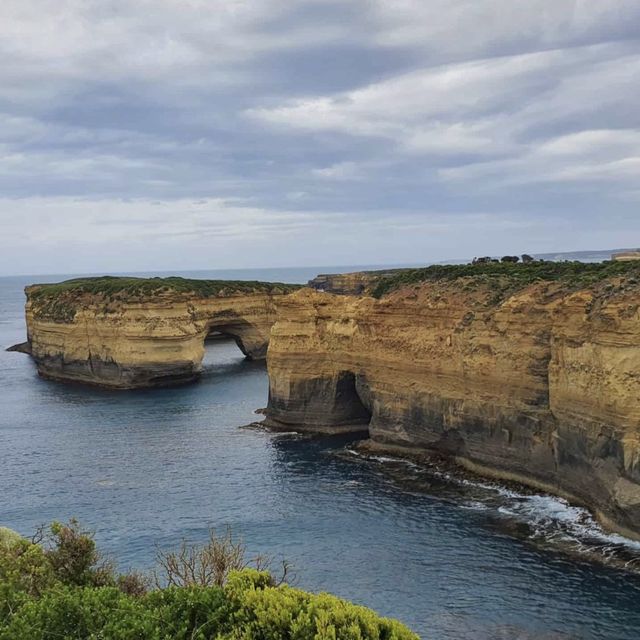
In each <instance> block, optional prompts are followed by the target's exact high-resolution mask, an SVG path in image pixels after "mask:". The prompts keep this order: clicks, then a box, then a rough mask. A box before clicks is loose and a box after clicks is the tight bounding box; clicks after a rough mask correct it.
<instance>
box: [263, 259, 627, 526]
mask: <svg viewBox="0 0 640 640" xmlns="http://www.w3.org/2000/svg"><path fill="white" fill-rule="evenodd" d="M535 268H536V269H540V270H544V269H546V271H544V273H546V272H547V271H548V270H549V267H543V266H540V267H535ZM491 269H493V267H491ZM505 269H507V267H502V266H499V265H498V266H496V267H495V270H496V272H498V277H487V276H482V277H474V276H469V277H460V278H456V279H447V278H445V279H437V278H436V279H434V280H432V281H424V282H418V283H415V284H407V285H406V286H403V284H402V279H403V278H399V282H396V283H395V286H393V287H389V286H382V287H379V291H378V293H379V295H382V294H383V293H385V291H386V294H385V295H382V297H381V298H380V299H374V298H372V297H368V296H362V297H355V296H337V295H332V294H328V293H320V292H317V291H313V290H311V289H303V290H301V291H299V292H297V293H294V294H292V295H290V296H287V297H286V298H283V299H281V300H280V301H279V303H278V307H279V312H278V321H277V322H276V324H275V325H274V327H273V329H272V334H271V341H270V345H269V352H268V368H269V378H270V398H269V406H268V411H267V420H268V421H269V422H270V423H271V424H272V425H274V426H279V427H285V428H291V427H295V428H300V429H307V430H319V431H323V430H327V429H329V430H332V429H334V430H335V429H337V430H341V429H355V428H362V427H363V426H365V427H366V425H368V430H369V434H370V437H371V441H372V442H373V443H377V444H379V445H383V446H385V447H392V448H393V447H400V448H404V449H407V450H411V451H419V450H429V451H437V452H440V453H442V454H445V455H449V456H453V457H455V458H456V459H457V460H458V461H459V462H461V463H462V464H464V465H466V466H468V467H469V468H472V469H474V470H476V471H479V472H482V473H485V474H491V475H495V476H499V477H502V478H511V479H516V480H519V481H522V482H524V483H527V484H529V485H532V486H536V487H539V488H542V489H545V490H549V491H552V492H555V493H558V494H561V495H565V496H567V497H570V498H572V499H574V500H577V501H579V502H581V503H583V504H585V505H588V506H590V507H592V508H593V509H594V510H595V511H596V512H597V513H598V514H599V515H600V517H601V518H602V519H603V520H605V519H606V520H608V521H609V522H610V523H613V524H614V526H615V527H616V528H617V529H619V530H621V531H624V532H627V533H631V534H635V535H639V534H640V311H639V309H640V286H639V285H638V280H637V279H636V278H635V277H632V275H631V274H626V275H625V274H621V275H617V272H615V269H616V268H613V267H612V268H611V269H610V270H612V269H613V270H614V271H613V275H611V276H607V277H604V278H598V277H592V275H591V272H588V273H587V276H588V277H585V278H582V280H580V279H576V278H574V277H573V276H571V278H568V279H566V278H565V279H564V280H562V279H560V280H557V281H545V280H544V273H543V276H542V277H533V278H529V280H526V279H525V280H523V279H520V280H517V281H515V282H514V281H513V279H511V280H509V279H507V281H506V282H505V280H504V279H503V278H501V277H500V275H499V273H500V272H501V271H503V270H505ZM521 269H522V271H518V272H517V273H518V274H521V273H525V274H529V271H525V269H527V268H526V267H521ZM607 269H609V267H607ZM602 272H603V273H604V274H605V275H606V273H608V272H607V271H606V270H604V269H603V270H602ZM534 275H535V274H534ZM572 278H573V279H572ZM404 279H405V280H407V278H406V277H405V278H404Z"/></svg>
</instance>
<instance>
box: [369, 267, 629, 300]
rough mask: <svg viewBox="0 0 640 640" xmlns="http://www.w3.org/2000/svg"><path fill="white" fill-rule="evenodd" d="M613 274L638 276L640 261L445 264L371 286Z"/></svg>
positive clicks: (592, 279) (378, 289) (575, 280)
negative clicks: (464, 279)
mask: <svg viewBox="0 0 640 640" xmlns="http://www.w3.org/2000/svg"><path fill="white" fill-rule="evenodd" d="M616 276H638V277H640V262H635V261H630V262H617V261H607V262H593V263H591V262H577V261H572V262H569V261H567V262H531V263H528V264H526V263H517V264H513V263H504V262H499V263H489V264H444V265H433V266H430V267H423V268H420V269H404V270H402V271H401V272H398V273H396V274H394V275H391V276H388V277H383V278H380V280H378V282H377V283H376V284H374V285H373V287H372V289H371V295H372V296H373V297H374V298H380V297H381V296H383V295H385V294H387V293H390V292H391V291H395V290H396V289H399V288H401V287H404V286H407V285H412V284H420V283H422V282H435V281H453V280H458V279H460V278H478V279H479V280H484V281H488V282H492V281H498V280H500V281H502V282H504V281H507V282H508V283H509V284H510V285H512V286H514V287H525V286H527V285H530V284H533V283H534V282H563V283H565V284H566V285H567V286H569V287H588V286H591V285H594V284H597V283H598V282H601V281H602V280H606V279H607V278H613V277H616Z"/></svg>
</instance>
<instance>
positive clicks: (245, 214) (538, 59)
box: [0, 0, 640, 271]
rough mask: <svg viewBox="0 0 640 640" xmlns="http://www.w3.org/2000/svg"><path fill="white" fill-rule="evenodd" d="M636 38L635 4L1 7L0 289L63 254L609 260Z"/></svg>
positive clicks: (639, 165)
mask: <svg viewBox="0 0 640 640" xmlns="http://www.w3.org/2000/svg"><path fill="white" fill-rule="evenodd" d="M639 22H640V5H638V3H637V2H636V1H635V0H633V1H631V0H612V1H610V2H607V3H596V2H582V1H578V0H576V1H570V0H560V1H557V0H553V1H552V0H526V1H525V0H473V1H471V0H463V1H461V2H455V3H452V2H445V1H444V0H398V1H397V2H393V3H391V2H387V1H386V0H351V1H349V2H337V1H336V2H334V1H327V0H323V1H319V0H302V1H301V2H296V3H291V2H286V1H285V0H268V1H267V0H261V1H260V2H258V1H257V0H243V1H241V2H233V3H230V2H223V1H222V0H207V1H204V0H202V1H196V2H190V3H183V2H179V1H178V0H153V1H152V0H140V1H139V2H125V1H124V0H107V1H105V0H100V1H98V0H95V1H93V0H92V1H90V2H87V1H86V0H56V1H55V2H54V1H53V0H20V1H18V0H4V1H3V2H2V3H1V4H0V55H2V58H3V62H4V63H3V65H2V66H1V67H0V197H1V199H0V230H1V231H2V232H3V235H7V234H15V235H14V236H13V237H17V238H20V242H18V243H16V246H15V247H10V248H9V249H8V252H9V253H8V255H7V256H6V257H5V258H4V262H3V261H2V260H0V271H2V270H5V271H9V270H15V269H19V270H31V269H29V266H28V265H29V263H28V260H26V259H25V260H22V258H21V257H20V256H18V259H16V256H17V253H18V252H19V251H20V252H25V251H27V250H28V248H29V247H31V248H33V249H35V248H36V247H37V249H38V251H39V252H40V255H41V256H42V260H43V264H42V270H52V269H58V270H60V269H62V270H65V269H63V266H61V265H60V263H59V260H54V259H53V258H51V256H53V255H54V254H55V251H56V250H59V249H60V247H64V249H65V252H64V253H65V255H73V252H74V251H75V250H78V248H79V247H80V246H82V245H83V243H84V244H85V245H87V244H88V245H91V246H94V247H96V248H99V249H100V251H94V252H93V256H94V258H95V256H96V255H97V254H99V255H100V256H102V257H101V258H100V259H101V260H103V261H104V264H101V268H102V269H108V268H110V265H111V264H112V265H113V267H114V268H115V266H116V264H117V263H118V261H119V259H120V258H119V256H120V254H121V253H123V252H127V251H128V252H129V253H130V254H131V255H137V256H138V257H137V258H136V259H135V260H134V258H132V257H130V256H129V255H127V256H126V260H127V261H130V262H131V265H130V266H128V267H127V268H134V267H135V266H136V264H137V267H138V268H140V269H142V270H148V269H159V268H163V267H164V266H165V265H163V264H162V259H163V253H162V252H161V251H160V250H156V248H155V244H157V243H159V244H162V245H163V246H165V245H166V246H171V248H172V250H174V251H176V252H178V253H181V254H182V255H187V256H188V260H187V262H188V265H187V266H191V267H194V268H196V267H198V266H202V267H205V266H211V263H210V262H207V260H209V259H210V256H211V255H212V254H213V253H215V255H216V256H218V259H219V260H224V261H226V262H224V264H222V263H219V262H218V263H217V266H242V264H243V263H242V262H241V260H243V259H244V260H247V257H246V256H247V253H246V252H247V251H252V252H253V253H250V254H249V255H251V257H252V258H251V264H252V265H257V264H264V265H276V264H286V263H287V262H290V263H295V264H300V263H301V262H310V263H315V264H320V263H323V262H324V263H327V262H329V263H331V262H346V263H350V264H353V263H354V262H363V263H364V262H369V263H371V262H389V263H394V262H395V263H397V262H400V261H405V260H407V259H409V258H410V259H411V260H414V259H415V260H416V261H427V260H430V259H434V260H436V259H445V258H447V257H459V256H464V255H465V254H467V253H468V254H475V253H481V252H495V253H500V252H501V251H503V250H504V251H506V250H515V246H516V245H517V246H518V247H519V248H520V249H521V250H523V251H525V250H530V251H532V252H533V251H546V250H560V249H563V248H565V247H566V248H568V249H579V248H593V247H594V246H596V245H594V244H593V241H594V239H596V238H598V237H600V238H602V239H603V242H604V239H605V238H606V239H607V240H608V242H607V243H606V244H612V245H615V244H625V245H628V244H629V243H630V235H632V234H633V233H638V232H640V229H639V225H638V223H636V222H635V220H636V219H637V215H636V212H637V203H638V189H637V184H638V178H639V177H640V116H639V115H638V109H637V103H638V97H639V96H638V91H639V90H638V87H639V86H640V82H639V81H640V41H639V40H638V34H637V29H636V25H637V24H638V23H639ZM198 199H200V200H201V203H200V204H199V205H198V204H194V202H195V201H196V200H198ZM153 203H159V204H153ZM605 211H606V212H607V216H606V218H603V212H605ZM634 215H635V216H636V217H634ZM603 219H606V224H607V225H608V228H604V227H603V223H602V220H603ZM43 220H45V221H46V225H44V228H43V225H42V221H43ZM17 221H19V222H17ZM577 222H579V223H580V225H583V228H582V229H581V230H580V231H579V232H576V223H577ZM39 225H40V226H39ZM551 228H553V232H550V231H549V230H550V229H551ZM545 234H546V235H545ZM267 237H268V238H269V243H271V247H272V250H270V251H269V250H267V249H265V247H264V241H263V240H264V238H267ZM616 238H619V239H620V242H615V240H616ZM145 239H148V240H149V241H150V242H149V243H147V244H149V245H152V244H153V245H154V246H148V247H146V246H145ZM260 239H262V241H261V240H260ZM358 240H359V241H358ZM151 241H152V242H151ZM527 242H530V243H531V244H532V245H535V246H528V244H527ZM20 243H22V244H20ZM639 243H640V240H639ZM631 244H632V242H631ZM132 246H135V247H136V251H134V252H132V251H131V247H132ZM118 247H121V249H120V250H118ZM12 252H13V253H12ZM350 252H354V253H353V254H350ZM22 255H26V254H24V253H23V254H22ZM83 255H84V254H83ZM165 255H166V254H165ZM47 256H48V258H47ZM21 260H22V262H21ZM46 260H50V263H51V266H47V264H46ZM83 260H85V262H86V268H87V269H91V264H90V260H91V255H90V254H87V255H86V256H85V258H83ZM136 260H137V262H136ZM134 262H135V264H134ZM178 264H180V265H182V266H185V264H186V262H184V261H183V262H178V261H176V262H175V265H178ZM20 265H22V266H20ZM171 267H172V265H167V268H171ZM67 270H68V269H67ZM91 270H93V269H91Z"/></svg>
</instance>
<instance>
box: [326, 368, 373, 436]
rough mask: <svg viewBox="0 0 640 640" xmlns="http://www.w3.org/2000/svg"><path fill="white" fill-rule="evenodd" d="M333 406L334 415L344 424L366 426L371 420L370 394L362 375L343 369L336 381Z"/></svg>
mask: <svg viewBox="0 0 640 640" xmlns="http://www.w3.org/2000/svg"><path fill="white" fill-rule="evenodd" d="M334 407H335V411H336V417H337V416H340V418H339V420H340V421H342V422H344V423H345V424H358V425H362V426H363V427H364V426H367V427H368V425H369V423H370V422H371V395H370V392H369V385H368V384H367V382H366V379H365V378H364V376H362V375H356V374H355V373H354V372H353V371H343V372H341V373H340V374H339V376H338V379H337V381H336V389H335V402H334Z"/></svg>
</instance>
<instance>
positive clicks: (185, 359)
mask: <svg viewBox="0 0 640 640" xmlns="http://www.w3.org/2000/svg"><path fill="white" fill-rule="evenodd" d="M131 280H132V279H127V280H126V281H124V280H123V281H122V283H121V282H120V281H119V280H118V279H109V280H108V281H106V284H104V283H97V281H93V280H91V279H88V280H84V281H76V282H72V283H63V284H61V285H34V286H31V287H27V289H26V294H27V305H26V319H27V332H28V342H27V343H26V344H23V345H17V346H16V347H15V349H16V350H20V351H25V352H28V353H30V354H31V355H32V357H33V359H34V360H35V362H36V364H37V367H38V372H39V373H40V375H42V376H43V377H46V378H51V379H55V380H63V381H74V382H83V383H88V384H96V385H102V386H108V387H114V388H122V389H131V388H136V387H153V386H167V385H172V384H178V383H185V382H190V381H193V380H195V379H197V377H198V376H199V374H200V372H201V368H202V358H203V355H204V341H205V339H206V337H207V336H208V335H209V334H212V333H221V334H225V335H228V336H231V337H233V338H234V339H235V341H236V342H237V344H238V346H239V347H240V349H241V350H242V352H243V353H244V354H245V355H246V356H247V357H249V358H264V357H265V354H266V351H267V345H268V343H269V333H270V330H271V326H272V324H273V323H274V321H275V303H274V301H275V300H276V299H277V298H278V297H282V296H283V295H286V293H288V292H289V291H290V290H291V287H289V286H287V285H277V284H274V285H269V284H265V283H253V284H251V283H249V284H242V286H234V283H215V285H216V286H213V285H212V284H211V283H208V286H203V284H202V283H200V282H197V283H195V284H194V285H193V290H190V286H189V283H188V281H177V282H169V283H168V284H165V283H164V281H162V280H161V279H155V281H153V282H151V281H141V282H145V283H149V282H151V284H147V285H145V286H143V285H140V284H138V283H137V282H136V283H135V287H137V288H134V287H132V285H131ZM176 280H177V279H176ZM77 282H81V284H80V285H78V284H77ZM204 283H205V284H207V281H204Z"/></svg>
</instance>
